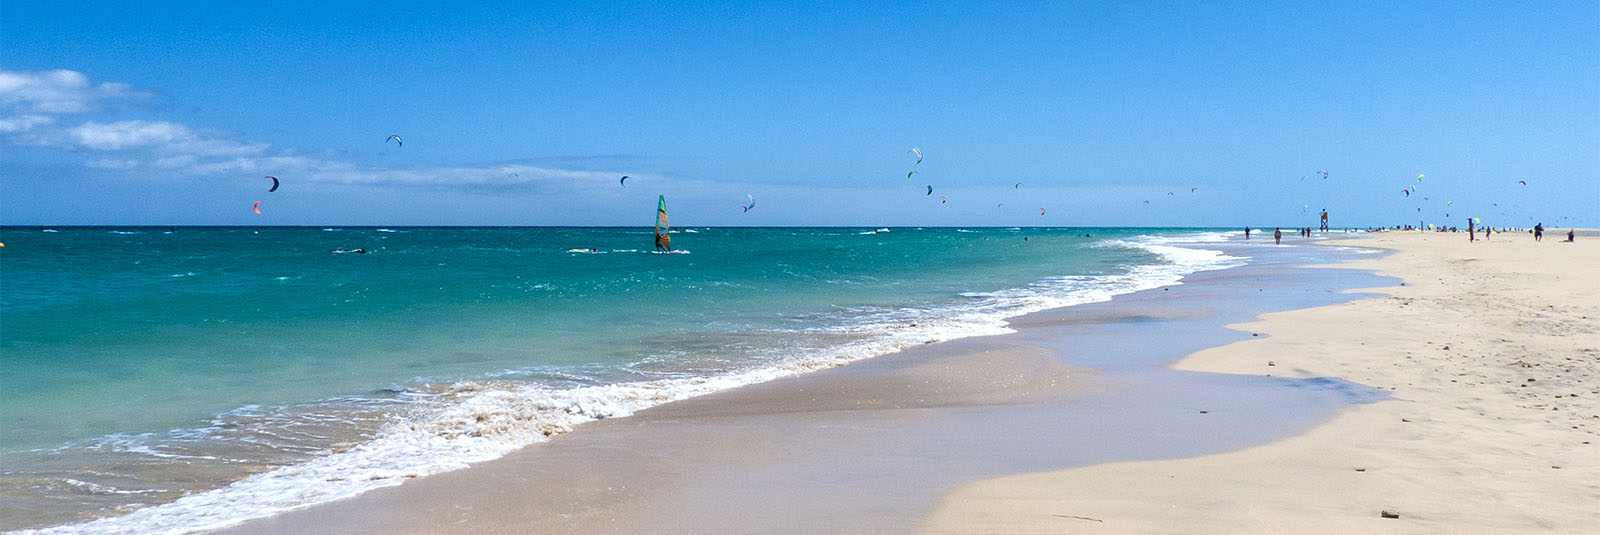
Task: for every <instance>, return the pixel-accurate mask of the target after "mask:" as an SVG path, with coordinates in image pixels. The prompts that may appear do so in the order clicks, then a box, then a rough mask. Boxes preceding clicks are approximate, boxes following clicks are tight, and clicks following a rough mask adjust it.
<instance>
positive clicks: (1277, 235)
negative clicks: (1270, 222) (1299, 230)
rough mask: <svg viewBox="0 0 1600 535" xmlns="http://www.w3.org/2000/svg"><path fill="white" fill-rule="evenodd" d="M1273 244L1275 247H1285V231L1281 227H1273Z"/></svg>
mask: <svg viewBox="0 0 1600 535" xmlns="http://www.w3.org/2000/svg"><path fill="white" fill-rule="evenodd" d="M1272 244H1273V245H1283V229H1282V228H1281V227H1273V229H1272Z"/></svg>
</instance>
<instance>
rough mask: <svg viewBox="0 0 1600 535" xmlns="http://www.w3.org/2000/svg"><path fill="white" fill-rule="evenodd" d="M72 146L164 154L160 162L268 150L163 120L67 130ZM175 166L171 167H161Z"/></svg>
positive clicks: (103, 124) (257, 152) (164, 165)
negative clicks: (215, 136) (151, 151)
mask: <svg viewBox="0 0 1600 535" xmlns="http://www.w3.org/2000/svg"><path fill="white" fill-rule="evenodd" d="M67 133H68V134H69V136H70V137H71V139H72V141H73V143H75V144H77V145H79V146H82V147H84V148H89V149H95V150H107V151H111V150H127V149H141V148H148V149H151V150H155V151H157V152H160V153H163V154H166V155H167V156H164V157H163V160H168V161H177V160H176V159H175V158H179V157H184V156H187V157H190V159H191V162H192V161H193V159H194V158H197V157H206V156H209V157H225V156H246V155H252V154H260V153H262V152H264V151H266V150H267V146H268V145H267V144H266V143H239V142H236V141H229V140H225V139H217V138H212V137H205V136H202V135H200V134H198V133H196V132H195V131H193V130H191V129H190V128H189V127H186V126H183V125H181V124H176V123H169V122H166V121H118V122H115V123H97V122H93V121H91V122H87V123H83V124H81V125H78V126H75V127H72V128H70V129H68V130H67ZM157 165H162V166H163V167H175V166H176V165H174V164H170V163H169V164H161V163H158V164H157Z"/></svg>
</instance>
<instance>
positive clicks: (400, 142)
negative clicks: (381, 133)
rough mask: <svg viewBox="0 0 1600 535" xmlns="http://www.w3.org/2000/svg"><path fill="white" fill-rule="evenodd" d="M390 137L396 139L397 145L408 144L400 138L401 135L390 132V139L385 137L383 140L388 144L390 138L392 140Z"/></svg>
mask: <svg viewBox="0 0 1600 535" xmlns="http://www.w3.org/2000/svg"><path fill="white" fill-rule="evenodd" d="M390 139H393V140H394V144H395V145H396V146H399V147H404V146H406V142H405V140H402V139H400V136H398V135H394V134H390V135H389V137H388V139H384V140H383V142H384V144H388V143H389V140H390ZM424 152H426V151H424Z"/></svg>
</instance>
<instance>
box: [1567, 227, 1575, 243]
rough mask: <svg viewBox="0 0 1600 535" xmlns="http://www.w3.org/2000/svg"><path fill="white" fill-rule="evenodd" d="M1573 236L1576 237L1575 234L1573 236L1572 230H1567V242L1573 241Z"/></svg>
mask: <svg viewBox="0 0 1600 535" xmlns="http://www.w3.org/2000/svg"><path fill="white" fill-rule="evenodd" d="M1573 236H1574V234H1573V231H1572V229H1568V230H1567V241H1572V237H1573Z"/></svg>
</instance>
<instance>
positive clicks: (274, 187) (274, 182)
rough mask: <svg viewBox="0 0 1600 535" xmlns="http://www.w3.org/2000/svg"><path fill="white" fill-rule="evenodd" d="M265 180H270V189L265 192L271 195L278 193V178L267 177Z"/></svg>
mask: <svg viewBox="0 0 1600 535" xmlns="http://www.w3.org/2000/svg"><path fill="white" fill-rule="evenodd" d="M267 178H270V179H272V189H269V190H267V193H272V192H274V191H278V177H275V176H270V175H269V176H267Z"/></svg>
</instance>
